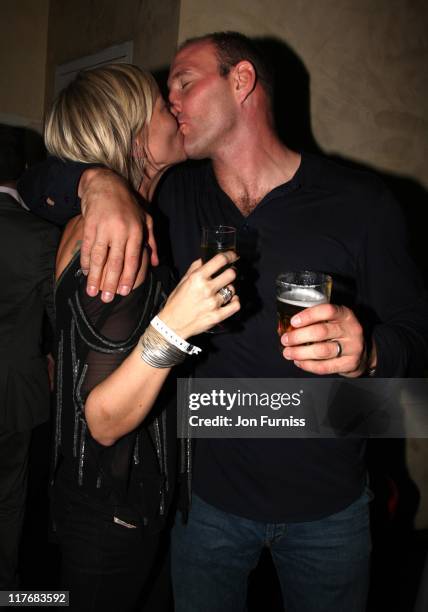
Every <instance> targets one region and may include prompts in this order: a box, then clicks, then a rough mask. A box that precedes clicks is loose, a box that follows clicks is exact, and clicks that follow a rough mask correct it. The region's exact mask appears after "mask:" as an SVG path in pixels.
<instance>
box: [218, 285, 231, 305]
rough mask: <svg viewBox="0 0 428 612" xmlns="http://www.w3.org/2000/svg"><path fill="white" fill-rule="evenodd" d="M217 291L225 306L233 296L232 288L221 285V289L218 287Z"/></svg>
mask: <svg viewBox="0 0 428 612" xmlns="http://www.w3.org/2000/svg"><path fill="white" fill-rule="evenodd" d="M218 293H219V294H220V295H221V297H222V298H223V304H222V306H226V304H228V303H229V302H230V300H231V299H232V298H233V291H232V289H229V287H222V288H221V289H219V291H218Z"/></svg>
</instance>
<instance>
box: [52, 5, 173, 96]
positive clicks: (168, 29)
mask: <svg viewBox="0 0 428 612" xmlns="http://www.w3.org/2000/svg"><path fill="white" fill-rule="evenodd" d="M178 15H179V0H162V1H159V0H121V1H120V2H117V0H51V2H50V16H49V46H48V73H47V74H48V76H47V89H46V100H47V104H48V103H49V102H50V101H51V99H52V92H53V83H54V74H55V67H56V65H58V64H62V63H64V62H68V61H71V60H75V59H78V58H79V57H82V56H84V55H90V54H92V53H96V52H98V51H101V50H102V49H104V48H106V47H110V46H112V45H115V44H119V43H122V42H125V41H127V40H133V41H134V60H133V61H134V63H136V64H138V65H140V66H143V67H145V68H148V69H150V70H156V69H159V68H161V67H164V66H166V65H168V63H169V62H170V60H171V57H172V55H173V53H174V48H175V44H176V40H177V31H178Z"/></svg>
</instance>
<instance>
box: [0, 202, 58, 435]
mask: <svg viewBox="0 0 428 612" xmlns="http://www.w3.org/2000/svg"><path fill="white" fill-rule="evenodd" d="M58 240H59V230H58V228H56V227H55V226H53V225H51V224H50V223H47V222H46V221H42V220H41V219H38V218H37V217H35V216H33V215H32V214H31V213H29V212H27V211H26V210H24V209H23V208H21V207H20V206H19V204H18V203H17V202H16V201H15V200H14V199H13V198H12V197H11V196H9V195H8V194H5V193H1V192H0V430H5V431H23V430H25V429H30V428H32V427H34V426H35V425H38V424H39V423H42V422H43V421H46V420H47V419H48V418H49V384H48V376H47V364H46V358H45V356H44V355H43V350H42V340H43V334H42V329H43V321H44V317H45V315H46V314H48V315H49V317H50V318H51V320H52V318H53V282H54V266H55V252H56V247H57V244H58Z"/></svg>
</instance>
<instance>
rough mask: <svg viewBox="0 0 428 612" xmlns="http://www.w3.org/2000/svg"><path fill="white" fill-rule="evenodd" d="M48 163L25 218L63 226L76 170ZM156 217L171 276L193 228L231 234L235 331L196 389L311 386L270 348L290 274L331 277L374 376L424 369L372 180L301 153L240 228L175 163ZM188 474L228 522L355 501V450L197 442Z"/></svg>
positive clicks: (423, 352) (213, 185)
mask: <svg viewBox="0 0 428 612" xmlns="http://www.w3.org/2000/svg"><path fill="white" fill-rule="evenodd" d="M52 163H55V162H52ZM56 163H57V164H58V165H57V168H56V171H54V170H53V169H51V170H50V171H49V180H45V179H44V182H43V188H42V189H41V188H40V185H39V186H38V188H37V189H36V187H35V184H34V179H31V178H29V179H27V180H26V181H24V183H21V195H22V196H23V197H24V199H25V200H26V201H27V204H29V205H30V206H31V207H32V208H33V209H36V208H37V207H38V206H39V208H43V210H45V211H46V205H45V204H44V202H43V199H45V198H46V197H47V196H49V197H51V198H52V199H53V200H55V206H54V207H53V208H57V210H56V214H61V213H60V211H59V209H60V208H63V205H62V202H63V200H64V197H65V194H67V197H69V199H70V200H71V201H72V204H73V205H75V198H73V194H76V193H77V183H76V181H78V177H79V176H80V173H81V172H82V167H81V166H80V168H79V167H78V166H76V165H75V166H74V170H71V169H70V168H71V167H70V168H69V169H68V171H67V172H65V171H64V164H62V163H61V162H56ZM61 164H62V166H61ZM73 173H74V178H73V176H72V175H73ZM45 178H46V177H45ZM35 193H36V194H37V197H35ZM158 207H159V211H160V215H161V217H163V220H164V221H165V222H166V224H167V226H168V231H169V236H170V244H171V253H172V258H173V262H174V265H175V266H176V268H177V270H178V272H179V273H180V274H183V273H184V272H185V270H186V269H187V267H188V266H189V265H190V263H191V262H192V261H194V260H195V259H196V258H198V257H199V255H200V238H201V228H202V226H205V225H218V224H224V225H233V226H235V227H236V228H237V229H238V251H239V254H240V256H241V260H240V264H239V265H240V276H241V277H242V279H241V281H240V282H238V291H239V294H240V298H241V303H242V311H241V313H240V314H239V315H238V317H237V321H236V322H235V325H234V326H232V330H234V331H231V332H229V333H224V334H218V335H212V336H210V339H209V343H210V348H209V350H207V351H204V355H203V358H202V359H201V360H200V361H198V362H197V364H196V368H195V376H197V377H202V378H235V377H236V378H287V377H292V378H297V377H299V376H303V377H306V376H311V375H310V374H306V373H305V372H303V371H302V370H299V369H298V368H296V366H295V365H294V364H293V363H292V362H289V361H286V360H285V359H284V358H283V357H282V355H281V353H280V351H279V347H278V337H277V332H276V308H275V278H276V277H277V275H278V274H279V273H281V272H284V271H287V270H305V269H306V270H317V271H322V272H327V273H329V274H331V275H332V277H333V295H332V302H333V303H339V304H346V305H348V306H349V307H351V308H352V309H353V310H354V311H355V312H356V314H357V316H358V318H359V320H360V321H361V322H362V323H363V326H364V328H365V332H366V335H367V337H369V336H371V335H372V334H373V338H374V340H375V343H376V348H377V354H378V367H377V376H380V377H398V376H400V377H401V376H406V375H418V374H419V373H420V371H421V368H422V367H423V365H424V364H425V363H426V362H427V356H428V317H427V313H428V307H427V304H428V302H427V298H426V293H425V292H424V288H423V285H422V282H421V280H420V278H419V276H418V274H417V272H416V269H415V266H414V264H413V262H412V261H411V259H410V257H409V255H408V253H407V250H406V239H405V230H404V222H403V219H402V216H401V213H400V211H399V208H398V206H397V205H396V203H395V202H394V201H393V199H392V198H391V196H390V194H389V193H388V191H387V190H386V189H385V187H384V186H383V184H382V183H381V182H380V181H379V180H378V179H377V178H376V177H375V176H373V175H371V174H368V173H362V172H357V171H355V170H351V169H349V168H347V167H344V166H341V165H337V164H335V163H333V162H330V161H328V160H326V159H324V158H322V157H317V156H312V155H306V154H304V155H303V156H302V162H301V165H300V167H299V169H298V171H297V172H296V174H295V176H294V177H293V178H292V179H291V180H290V181H289V182H287V183H285V184H284V185H281V186H279V187H277V188H275V189H274V190H272V191H271V192H270V193H269V194H267V195H266V196H265V197H264V198H263V200H262V201H261V202H260V203H259V204H258V205H257V207H256V208H255V209H254V210H253V211H252V212H251V214H250V215H249V216H247V217H244V216H243V215H242V214H241V212H240V211H239V209H238V208H237V207H236V206H235V205H234V203H233V202H232V201H231V200H230V198H229V197H228V196H227V195H226V194H225V193H224V192H223V191H222V190H221V188H220V187H219V185H218V183H217V181H216V179H215V176H214V173H213V170H212V166H211V163H210V162H208V161H204V162H197V163H186V164H183V165H181V166H179V167H176V168H174V169H172V171H170V172H169V173H168V175H167V176H166V177H165V179H164V180H163V182H162V185H161V188H160V189H159V194H158ZM69 208H70V204H69ZM45 216H46V214H45ZM50 219H51V220H52V216H50ZM345 350H346V347H345ZM343 410H346V406H343ZM193 470H194V474H193V487H194V491H195V492H196V494H198V495H199V496H200V497H202V498H203V499H204V500H205V501H207V502H208V503H210V504H212V505H214V506H216V507H218V508H220V509H222V510H224V511H226V512H231V513H233V514H236V515H238V516H243V517H247V518H250V519H253V520H259V521H268V522H286V521H304V520H315V519H317V518H321V517H323V516H327V515H329V514H332V513H335V512H338V511H340V510H341V509H343V508H345V507H346V506H347V505H349V504H350V503H352V502H353V501H354V500H355V499H356V498H357V497H358V496H359V495H360V494H361V492H362V490H363V488H364V486H365V466H364V443H363V442H362V441H361V440H343V439H328V440H327V439H290V438H287V439H256V440H255V439H226V440H225V439H221V440H220V439H213V440H205V439H204V440H198V441H197V444H196V451H195V460H194V467H193Z"/></svg>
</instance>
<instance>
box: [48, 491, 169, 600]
mask: <svg viewBox="0 0 428 612" xmlns="http://www.w3.org/2000/svg"><path fill="white" fill-rule="evenodd" d="M55 487H56V491H55V493H54V496H53V498H54V503H53V519H54V528H55V532H56V534H57V537H58V541H59V544H60V548H61V553H62V571H61V587H62V588H63V589H67V590H69V591H70V609H71V610H75V611H76V612H77V611H78V612H98V611H99V612H101V611H102V612H109V611H110V610H111V611H112V612H113V611H116V610H117V611H119V610H120V612H131V611H134V610H140V609H144V610H146V609H147V608H145V607H141V608H140V607H139V606H140V604H139V606H138V607H137V603H139V602H141V599H142V597H143V596H144V593H145V589H147V588H148V584H149V583H152V582H153V581H154V580H156V579H157V576H156V573H157V568H158V567H159V555H160V553H161V551H160V547H159V544H160V540H161V537H162V534H161V533H159V532H153V531H151V530H150V529H149V528H148V527H144V526H143V525H142V524H141V522H140V520H139V518H138V516H136V515H135V513H133V511H132V510H131V509H129V508H126V507H116V508H112V511H111V513H110V512H109V511H108V508H107V509H105V510H104V509H103V511H100V510H99V509H98V508H97V507H95V506H94V505H93V504H91V503H88V501H87V500H85V498H84V496H79V495H76V493H75V492H74V491H73V492H67V490H64V486H59V485H58V483H57V484H56V485H55ZM115 516H116V517H117V519H119V520H120V521H124V522H125V523H128V524H132V525H135V528H130V527H126V526H124V525H123V524H121V523H119V522H117V521H116V522H115V520H114V517H115ZM158 603H159V606H158V607H156V608H154V609H156V610H163V609H165V608H164V604H163V603H161V602H158ZM155 605H156V604H155Z"/></svg>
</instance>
